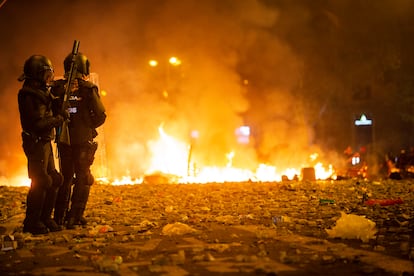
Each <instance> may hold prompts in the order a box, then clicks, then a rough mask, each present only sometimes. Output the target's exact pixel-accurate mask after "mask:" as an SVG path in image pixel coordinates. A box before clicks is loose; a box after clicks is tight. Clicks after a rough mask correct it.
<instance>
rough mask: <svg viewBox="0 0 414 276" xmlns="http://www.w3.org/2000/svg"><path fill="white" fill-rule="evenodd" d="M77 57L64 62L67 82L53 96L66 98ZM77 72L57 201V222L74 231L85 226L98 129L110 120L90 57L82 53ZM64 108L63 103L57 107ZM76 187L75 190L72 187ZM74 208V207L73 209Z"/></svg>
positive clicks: (58, 83)
mask: <svg viewBox="0 0 414 276" xmlns="http://www.w3.org/2000/svg"><path fill="white" fill-rule="evenodd" d="M72 60H73V55H72V54H69V55H68V56H67V57H66V58H65V60H64V63H63V64H64V69H65V79H63V80H58V81H55V84H54V87H53V88H52V93H53V94H54V95H55V96H56V97H58V98H60V99H63V95H64V93H65V85H66V82H67V78H68V75H69V72H70V69H71V63H72ZM74 62H75V66H74V67H75V68H76V71H75V72H73V74H74V81H73V82H72V83H71V85H70V94H69V97H68V99H69V108H68V111H69V114H70V118H69V124H68V130H69V137H70V144H68V143H63V142H58V149H59V154H60V160H61V172H62V174H63V179H64V180H63V185H62V186H61V187H60V189H59V192H58V197H57V199H56V207H55V214H54V220H55V222H56V223H57V224H59V225H63V224H64V222H65V220H66V221H67V224H66V227H67V228H68V229H73V228H74V227H75V225H85V224H86V220H85V218H84V216H83V213H84V211H85V208H86V204H87V201H88V197H89V191H90V187H91V185H92V184H93V183H94V177H93V175H92V173H91V170H90V167H91V165H92V164H93V161H94V155H95V152H96V150H97V147H98V145H97V143H96V142H94V138H95V137H96V136H97V134H98V133H97V131H96V128H98V127H99V126H101V125H102V124H103V123H104V122H105V120H106V113H105V108H104V106H103V104H102V102H101V100H100V97H99V92H98V87H97V86H96V85H95V84H93V83H92V82H90V81H88V77H89V74H90V71H89V70H90V62H89V60H88V58H87V57H86V56H85V55H84V54H82V53H78V54H77V55H76V57H75V59H74ZM61 107H62V101H60V105H58V106H57V107H56V108H57V109H59V108H61ZM72 185H73V188H72ZM69 205H70V208H69Z"/></svg>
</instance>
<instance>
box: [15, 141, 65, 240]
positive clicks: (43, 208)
mask: <svg viewBox="0 0 414 276" xmlns="http://www.w3.org/2000/svg"><path fill="white" fill-rule="evenodd" d="M23 150H24V152H25V154H26V157H27V160H28V174H29V178H30V179H31V181H32V183H31V186H30V189H29V192H28V194H27V202H26V217H25V219H24V222H23V224H24V226H25V228H26V229H28V230H29V232H30V229H31V228H32V227H37V226H39V223H41V221H42V220H43V219H44V218H45V217H46V216H47V215H48V213H49V214H50V213H51V212H52V210H53V206H54V199H55V197H54V196H55V195H56V189H57V188H56V187H55V186H54V185H53V179H52V176H51V175H50V172H51V171H56V170H55V167H54V160H53V153H52V145H51V143H50V141H42V140H34V139H32V138H31V137H29V136H26V137H23ZM49 203H50V204H49Z"/></svg>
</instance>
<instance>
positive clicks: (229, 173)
mask: <svg viewBox="0 0 414 276" xmlns="http://www.w3.org/2000/svg"><path fill="white" fill-rule="evenodd" d="M158 130H159V134H160V137H159V140H157V141H155V142H151V143H149V146H150V149H151V152H152V160H151V166H150V169H149V170H148V172H147V173H148V174H153V173H162V174H166V175H175V176H177V177H178V178H179V180H178V182H179V183H209V182H216V183H224V182H246V181H254V182H272V181H281V180H282V179H283V178H284V177H286V178H287V179H289V180H293V179H296V178H298V177H299V176H300V170H299V169H295V168H286V169H283V170H281V171H278V170H277V168H276V167H275V166H272V165H269V164H258V167H257V169H256V171H252V170H250V169H246V168H235V167H233V160H234V158H235V156H236V154H237V152H235V151H231V152H229V153H227V154H226V156H225V157H226V160H227V164H226V166H225V167H217V166H204V167H203V166H201V167H200V166H199V167H197V168H196V166H195V164H194V163H191V164H190V158H189V155H190V154H191V152H190V151H191V145H187V144H186V143H185V142H183V141H179V140H177V139H175V138H174V137H172V136H171V135H168V134H167V133H165V131H164V130H163V127H162V126H160V127H159V129H158ZM318 156H319V155H318V154H317V153H313V154H311V156H310V160H311V161H312V163H314V162H315V161H316V160H317V159H318ZM314 168H315V178H316V179H319V180H324V179H328V178H330V177H332V175H333V174H334V171H333V167H332V165H329V166H328V169H325V168H324V166H323V164H322V163H321V162H318V163H316V165H315V166H314Z"/></svg>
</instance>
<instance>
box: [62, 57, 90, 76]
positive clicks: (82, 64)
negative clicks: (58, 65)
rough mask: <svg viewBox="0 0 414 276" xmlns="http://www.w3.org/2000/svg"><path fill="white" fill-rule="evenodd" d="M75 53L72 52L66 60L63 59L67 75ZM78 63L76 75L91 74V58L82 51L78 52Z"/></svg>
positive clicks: (76, 60)
mask: <svg viewBox="0 0 414 276" xmlns="http://www.w3.org/2000/svg"><path fill="white" fill-rule="evenodd" d="M72 57H73V54H72V53H70V54H69V55H68V56H67V57H66V58H65V60H64V61H63V67H64V68H65V76H67V75H68V74H69V71H70V66H71V63H72ZM75 65H76V72H74V73H75V74H76V77H81V76H82V75H86V76H88V75H89V66H90V63H89V59H88V58H87V57H86V56H85V55H84V54H82V53H78V54H77V55H76V58H75Z"/></svg>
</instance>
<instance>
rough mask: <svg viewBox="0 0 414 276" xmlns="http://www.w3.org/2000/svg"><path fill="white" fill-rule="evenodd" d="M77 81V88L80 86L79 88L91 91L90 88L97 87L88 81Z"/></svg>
mask: <svg viewBox="0 0 414 276" xmlns="http://www.w3.org/2000/svg"><path fill="white" fill-rule="evenodd" d="M78 81H79V86H81V87H85V88H90V89H92V88H96V89H98V86H96V85H95V84H94V83H92V82H90V81H85V80H79V79H78Z"/></svg>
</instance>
